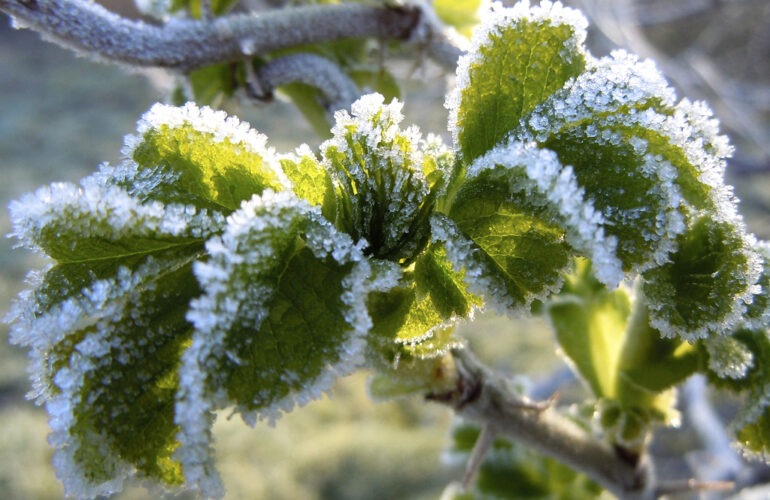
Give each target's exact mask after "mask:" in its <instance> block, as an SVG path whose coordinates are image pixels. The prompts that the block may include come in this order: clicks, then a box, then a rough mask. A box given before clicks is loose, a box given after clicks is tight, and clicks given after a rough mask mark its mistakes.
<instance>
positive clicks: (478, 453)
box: [462, 424, 497, 490]
mask: <svg viewBox="0 0 770 500" xmlns="http://www.w3.org/2000/svg"><path fill="white" fill-rule="evenodd" d="M496 437H497V433H496V432H495V431H494V430H493V429H492V426H491V425H489V424H486V425H484V427H482V428H481V434H479V437H478V438H476V443H475V444H474V445H473V450H471V455H470V456H469V457H468V461H467V462H466V464H465V474H464V475H463V482H462V489H463V490H467V489H468V487H469V486H470V485H471V482H472V481H473V478H474V477H475V476H476V473H477V472H478V471H479V468H480V467H481V465H482V464H483V463H484V457H486V455H487V453H488V452H489V450H490V448H492V445H494V444H495V438H496Z"/></svg>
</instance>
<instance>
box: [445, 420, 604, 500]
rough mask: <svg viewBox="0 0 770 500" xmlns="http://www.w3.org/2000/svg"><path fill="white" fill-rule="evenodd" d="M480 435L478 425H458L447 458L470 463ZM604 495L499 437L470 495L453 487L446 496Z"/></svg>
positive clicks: (584, 499) (563, 499) (563, 498)
mask: <svg viewBox="0 0 770 500" xmlns="http://www.w3.org/2000/svg"><path fill="white" fill-rule="evenodd" d="M479 434H480V430H479V428H478V427H477V426H476V425H473V424H470V423H464V422H463V423H455V424H454V425H453V427H452V434H451V440H452V441H451V444H450V447H449V449H448V450H447V452H446V455H447V457H448V458H449V459H450V460H452V461H453V462H459V463H463V462H465V461H467V460H468V458H469V456H470V454H471V450H472V449H473V445H474V444H475V442H476V440H477V439H478V436H479ZM601 494H602V488H601V487H599V486H598V485H597V484H596V483H594V482H593V481H591V480H590V479H588V477H586V476H585V475H584V474H581V473H578V472H575V471H574V470H572V469H570V468H569V467H567V466H566V465H563V464H561V463H559V462H557V461H556V460H554V459H552V458H548V457H544V456H543V455H540V454H538V453H535V452H533V451H530V450H528V449H527V448H525V447H523V446H521V445H518V444H514V443H512V442H510V441H508V440H507V439H504V438H499V437H498V438H497V439H495V442H494V444H493V446H492V450H490V451H489V453H487V455H486V458H485V459H484V462H483V463H482V465H481V468H480V469H479V472H478V475H477V476H476V479H475V481H474V482H473V484H472V485H471V487H470V488H469V489H468V491H466V492H465V493H463V494H461V493H460V492H459V491H456V489H455V487H450V489H449V490H448V491H447V492H445V495H446V498H452V499H454V500H460V499H462V500H466V499H467V500H473V499H479V500H480V499H495V500H497V499H500V500H502V499H517V500H518V499H533V500H535V499H537V500H545V499H560V500H567V499H569V500H573V499H577V500H593V499H597V498H599V497H600V496H601ZM442 498H444V497H443V496H442Z"/></svg>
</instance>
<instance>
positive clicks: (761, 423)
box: [734, 393, 770, 463]
mask: <svg viewBox="0 0 770 500" xmlns="http://www.w3.org/2000/svg"><path fill="white" fill-rule="evenodd" d="M761 397H762V398H763V402H764V403H765V404H764V405H762V407H761V408H762V409H761V413H759V410H757V413H758V415H756V416H754V415H752V416H751V417H745V418H746V420H745V421H742V420H739V421H738V422H737V423H736V424H735V425H734V428H735V429H736V430H735V438H736V440H737V441H738V443H740V445H741V450H742V451H743V454H744V455H745V456H746V457H748V458H757V459H760V460H763V461H764V462H766V463H767V462H770V405H768V404H767V399H768V398H770V395H768V394H767V393H765V394H762V395H761Z"/></svg>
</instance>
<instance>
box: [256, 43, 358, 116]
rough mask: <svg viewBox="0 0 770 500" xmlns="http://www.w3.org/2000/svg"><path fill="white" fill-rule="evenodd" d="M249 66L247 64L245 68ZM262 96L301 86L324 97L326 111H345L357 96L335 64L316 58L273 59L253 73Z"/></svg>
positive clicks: (349, 82)
mask: <svg viewBox="0 0 770 500" xmlns="http://www.w3.org/2000/svg"><path fill="white" fill-rule="evenodd" d="M247 66H250V64H247ZM256 77H257V79H258V80H259V83H260V84H261V85H260V90H261V91H262V95H270V94H272V92H273V90H274V89H275V88H277V87H280V86H282V85H287V84H289V83H304V84H306V85H310V86H312V87H315V88H317V89H318V90H320V91H321V93H322V94H323V96H324V98H325V101H326V103H325V104H326V108H327V109H328V110H329V111H336V110H338V109H346V108H349V107H350V104H352V103H353V101H355V100H356V98H357V97H358V96H359V94H360V93H359V90H358V87H357V86H356V84H355V82H353V80H352V79H351V78H350V77H349V76H348V75H347V74H346V73H345V72H344V71H342V69H340V67H339V66H337V65H336V64H335V63H334V62H332V61H330V60H329V59H326V58H325V57H321V56H318V55H315V54H291V55H288V56H283V57H279V58H276V59H273V60H272V61H270V62H268V63H267V64H265V65H263V66H262V67H260V68H259V69H258V70H257V72H256Z"/></svg>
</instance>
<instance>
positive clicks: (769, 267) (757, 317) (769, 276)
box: [744, 241, 770, 329]
mask: <svg viewBox="0 0 770 500" xmlns="http://www.w3.org/2000/svg"><path fill="white" fill-rule="evenodd" d="M754 250H755V251H756V252H757V254H758V255H759V257H760V259H761V261H762V272H761V274H760V276H759V280H758V281H757V285H758V286H759V290H757V291H756V294H755V295H754V300H753V301H752V302H751V304H750V305H749V307H748V310H747V311H746V316H745V317H744V320H745V321H747V322H748V324H749V325H750V326H751V327H752V328H757V329H761V328H770V244H769V243H768V242H766V241H760V242H758V243H757V245H755V246H754Z"/></svg>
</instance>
